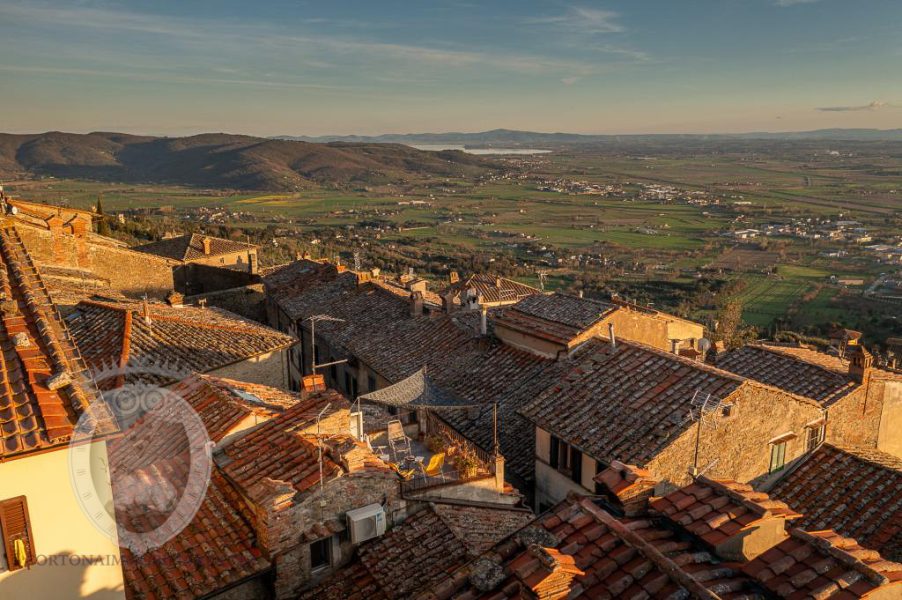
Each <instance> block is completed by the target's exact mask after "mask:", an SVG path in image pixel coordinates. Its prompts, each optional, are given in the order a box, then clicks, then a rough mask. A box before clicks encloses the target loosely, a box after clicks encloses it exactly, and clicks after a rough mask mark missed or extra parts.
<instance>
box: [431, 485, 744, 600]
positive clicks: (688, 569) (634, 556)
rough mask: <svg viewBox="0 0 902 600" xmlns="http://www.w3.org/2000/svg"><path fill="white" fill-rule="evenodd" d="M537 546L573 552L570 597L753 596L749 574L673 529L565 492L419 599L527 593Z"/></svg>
mask: <svg viewBox="0 0 902 600" xmlns="http://www.w3.org/2000/svg"><path fill="white" fill-rule="evenodd" d="M536 546H540V547H543V548H545V549H546V551H550V552H548V553H549V554H552V555H556V556H561V557H572V559H573V566H574V567H575V570H574V571H575V576H574V577H573V579H572V580H571V581H570V583H569V584H567V587H565V588H564V591H565V595H564V596H562V597H566V598H568V600H577V599H579V600H596V599H601V598H620V599H640V598H641V599H647V598H688V597H696V598H698V597H701V598H709V599H713V598H724V599H728V598H755V597H757V596H756V595H755V593H754V584H753V582H752V581H751V580H750V579H748V578H747V577H744V576H742V575H741V574H740V573H738V572H737V571H736V569H735V568H734V567H733V566H730V565H727V564H723V563H720V562H719V561H718V560H717V559H716V558H715V557H714V556H712V555H711V554H709V553H708V552H705V551H704V550H702V549H701V548H699V547H697V546H693V544H692V543H691V542H690V541H685V540H682V539H680V538H679V537H678V536H677V535H676V534H675V533H674V532H673V531H672V530H671V529H668V528H666V527H661V526H657V525H655V523H654V522H652V521H651V520H649V519H641V518H640V519H637V518H623V519H616V518H614V517H613V516H612V515H610V514H609V513H607V512H606V511H604V510H603V509H601V508H599V507H598V506H597V505H595V504H593V503H592V501H591V500H590V499H588V498H580V497H578V496H571V497H568V498H567V499H566V500H564V501H563V502H561V503H560V504H558V505H557V506H555V507H554V508H553V509H552V510H551V511H549V512H548V513H546V514H545V515H543V516H541V517H539V518H538V519H537V520H536V521H535V522H534V523H533V524H532V525H529V526H527V527H525V528H523V529H521V530H519V531H518V532H516V533H514V534H513V535H511V536H509V537H508V538H506V539H504V540H503V541H501V542H499V543H498V544H496V545H495V546H494V547H493V548H492V549H491V550H490V551H489V552H487V553H486V554H484V555H483V556H482V557H481V558H479V559H477V560H476V561H473V562H471V563H469V564H468V565H467V566H466V567H464V568H461V569H459V570H458V571H457V572H455V573H451V574H450V575H449V576H448V577H447V578H446V579H444V580H442V581H440V582H438V583H437V584H435V585H433V586H432V587H431V589H429V590H428V591H427V592H425V593H423V594H421V595H420V596H419V597H420V598H429V599H431V600H445V599H448V598H457V599H464V598H467V599H475V598H484V599H489V598H490V599H492V600H505V599H521V598H533V597H534V595H533V593H532V591H531V588H532V587H533V586H534V585H535V584H536V581H537V580H541V579H542V578H541V570H542V569H543V568H544V567H543V564H542V561H540V560H539V558H537V556H536V553H535V552H534V551H533V550H532V548H535V547H536ZM558 562H560V561H558ZM574 571H571V572H574ZM565 581H566V580H565ZM567 589H569V593H566V590H567ZM714 594H716V595H714Z"/></svg>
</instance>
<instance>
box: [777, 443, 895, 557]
mask: <svg viewBox="0 0 902 600" xmlns="http://www.w3.org/2000/svg"><path fill="white" fill-rule="evenodd" d="M770 492H771V495H773V496H774V497H776V498H780V499H781V500H784V501H786V502H787V503H789V504H790V505H792V506H793V507H795V508H797V509H798V510H799V511H800V512H801V513H803V514H804V517H802V519H800V520H799V521H798V523H797V524H798V525H799V526H800V527H803V528H806V529H833V530H836V531H838V532H839V533H841V534H843V535H846V536H849V537H853V538H855V539H857V540H858V542H859V543H860V544H861V545H862V546H865V547H867V548H873V549H874V550H877V551H879V552H880V553H881V554H882V555H883V556H884V557H886V558H888V559H890V560H895V561H902V460H900V459H898V458H896V457H894V456H891V455H889V454H886V453H884V452H880V451H879V450H875V449H870V448H839V447H836V446H832V445H830V444H824V445H823V446H821V447H820V448H818V449H817V450H816V451H815V452H814V453H812V454H811V455H810V456H809V457H808V458H807V459H805V460H804V462H802V463H801V464H800V465H799V466H798V467H796V468H795V469H793V470H791V471H789V472H787V474H786V475H785V476H784V477H782V478H781V479H780V481H778V482H777V483H776V484H775V485H774V487H773V488H772V489H771V491H770Z"/></svg>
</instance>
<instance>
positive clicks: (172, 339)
mask: <svg viewBox="0 0 902 600" xmlns="http://www.w3.org/2000/svg"><path fill="white" fill-rule="evenodd" d="M77 308H78V310H77V311H76V312H74V313H72V314H71V315H69V316H68V317H67V321H68V323H69V328H70V330H71V331H72V335H73V337H74V338H75V340H76V342H77V343H78V346H79V348H80V349H81V351H82V354H83V355H84V358H85V361H86V362H87V363H88V365H89V366H90V367H91V369H92V371H94V372H95V374H96V375H97V376H98V378H99V381H98V384H99V385H100V387H101V388H104V389H107V388H111V387H115V385H116V384H117V381H116V380H117V374H116V373H112V376H107V375H108V373H107V372H108V371H116V368H117V367H121V366H123V365H125V366H129V367H134V368H133V369H131V372H130V373H128V374H126V375H125V378H124V381H125V382H126V383H132V382H135V381H143V382H149V383H157V384H168V383H172V381H173V379H172V377H171V376H168V375H165V374H158V373H155V371H154V369H155V368H156V369H159V368H162V367H165V371H167V372H169V373H175V374H188V373H191V372H195V371H198V372H202V373H203V372H207V371H212V370H214V369H218V368H221V367H224V366H227V365H230V364H233V363H236V362H240V361H243V360H246V359H248V358H252V357H255V356H259V355H261V354H265V353H268V352H272V351H275V350H279V349H282V348H287V347H288V346H291V345H292V344H293V343H295V342H296V340H295V339H294V338H292V337H291V336H288V335H285V334H283V333H281V332H278V331H276V330H274V329H270V328H269V327H265V326H263V325H260V324H259V323H256V322H254V321H250V320H248V319H245V318H243V317H239V316H238V315H235V314H233V313H230V312H228V311H225V310H222V309H219V308H199V307H194V306H183V307H170V306H168V305H164V304H159V303H148V304H143V303H141V302H98V301H93V300H85V301H83V302H81V303H79V304H78V307H77ZM145 311H146V315H145ZM148 366H149V367H150V368H147V367H148Z"/></svg>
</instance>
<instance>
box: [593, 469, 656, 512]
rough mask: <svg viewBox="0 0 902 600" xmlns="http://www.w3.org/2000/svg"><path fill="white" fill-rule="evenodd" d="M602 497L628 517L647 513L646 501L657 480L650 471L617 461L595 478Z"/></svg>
mask: <svg viewBox="0 0 902 600" xmlns="http://www.w3.org/2000/svg"><path fill="white" fill-rule="evenodd" d="M595 483H597V484H598V485H599V486H600V487H601V488H602V490H601V491H603V492H604V495H605V496H607V498H608V499H609V500H610V501H611V502H612V503H613V504H614V505H615V506H617V507H618V508H620V509H621V510H622V511H623V513H624V514H625V515H626V516H628V517H634V516H638V515H642V514H645V513H646V512H648V501H649V499H651V497H652V495H653V494H654V492H655V486H656V485H657V484H658V480H657V479H655V477H654V475H652V474H651V471H648V470H646V469H640V468H639V467H637V466H635V465H628V464H625V463H622V462H620V461H618V460H615V461H613V462H611V466H609V467H608V468H607V469H604V470H603V471H602V472H601V473H599V474H598V475H596V476H595Z"/></svg>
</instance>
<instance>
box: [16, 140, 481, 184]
mask: <svg viewBox="0 0 902 600" xmlns="http://www.w3.org/2000/svg"><path fill="white" fill-rule="evenodd" d="M492 168H494V165H493V164H492V163H491V162H489V161H487V160H485V159H481V158H478V157H475V156H471V155H467V154H464V153H463V152H459V151H444V152H422V151H419V150H415V149H413V148H410V147H407V146H402V145H398V144H372V143H370V144H366V143H363V144H359V143H345V142H333V143H327V144H320V143H309V142H300V141H289V140H279V139H263V138H255V137H249V136H241V135H228V134H202V135H196V136H191V137H182V138H160V137H147V136H134V135H126V134H120V133H100V132H98V133H89V134H72V133H60V132H49V133H42V134H34V135H12V134H0V177H3V178H13V177H21V176H54V177H66V178H78V179H90V180H98V181H115V182H127V183H158V184H161V183H168V184H180V185H190V186H198V187H206V188H228V189H241V190H272V191H291V190H297V189H304V188H308V187H311V186H316V185H335V186H345V185H372V184H380V183H389V182H404V181H412V180H417V179H424V178H434V177H459V176H474V175H479V174H481V173H484V172H486V171H488V170H490V169H492Z"/></svg>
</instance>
